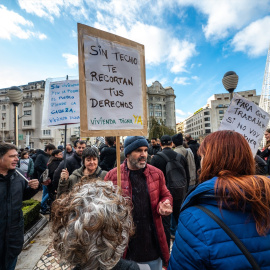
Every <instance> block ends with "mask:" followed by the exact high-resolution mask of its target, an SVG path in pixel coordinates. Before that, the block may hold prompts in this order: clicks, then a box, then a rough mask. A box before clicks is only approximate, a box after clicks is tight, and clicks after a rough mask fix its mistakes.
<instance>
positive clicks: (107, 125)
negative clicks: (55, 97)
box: [78, 24, 147, 136]
mask: <svg viewBox="0 0 270 270" xmlns="http://www.w3.org/2000/svg"><path fill="white" fill-rule="evenodd" d="M78 43H79V78H80V110H81V114H80V116H81V135H82V136H99V135H101V134H102V136H106V135H107V136H127V135H146V134H147V111H146V80H145V59H144V46H143V45H141V44H138V43H136V42H133V41H131V40H127V39H125V38H122V37H119V36H116V35H113V34H110V33H107V32H104V31H101V30H98V29H95V28H92V27H89V26H86V25H82V24H78Z"/></svg>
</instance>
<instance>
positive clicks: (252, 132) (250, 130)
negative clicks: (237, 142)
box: [219, 93, 269, 156]
mask: <svg viewBox="0 0 270 270" xmlns="http://www.w3.org/2000/svg"><path fill="white" fill-rule="evenodd" d="M268 122H269V114H268V113H267V112H265V111H264V110H262V109H261V108H260V107H259V106H257V105H256V104H255V103H253V102H252V101H249V100H247V99H246V98H244V97H242V96H240V95H238V94H236V93H235V94H234V97H233V99H232V101H231V104H230V106H229V107H228V109H227V111H226V113H225V115H224V117H223V120H222V122H221V124H220V128H219V130H234V131H236V132H238V133H240V134H242V135H243V136H244V137H245V139H246V140H247V142H248V143H249V145H250V148H251V151H252V153H253V155H254V156H255V155H256V153H257V150H258V147H259V144H260V142H261V140H262V138H263V134H264V132H265V130H266V128H267V125H268Z"/></svg>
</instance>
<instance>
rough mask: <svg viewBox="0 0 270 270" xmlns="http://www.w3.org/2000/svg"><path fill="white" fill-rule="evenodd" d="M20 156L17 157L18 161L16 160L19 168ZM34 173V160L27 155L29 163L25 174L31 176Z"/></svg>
mask: <svg viewBox="0 0 270 270" xmlns="http://www.w3.org/2000/svg"><path fill="white" fill-rule="evenodd" d="M21 160H22V159H21V158H20V159H19V162H18V168H20V166H21ZM33 174H34V161H33V159H32V158H30V157H29V164H28V170H27V176H28V177H32V176H33Z"/></svg>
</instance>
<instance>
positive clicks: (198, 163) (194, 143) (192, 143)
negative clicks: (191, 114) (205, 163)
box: [185, 134, 201, 172]
mask: <svg viewBox="0 0 270 270" xmlns="http://www.w3.org/2000/svg"><path fill="white" fill-rule="evenodd" d="M185 139H186V142H187V144H188V146H189V148H190V149H191V151H192V153H193V155H194V160H195V165H196V172H198V170H199V169H200V167H201V159H200V157H199V156H198V154H197V152H198V149H199V147H200V144H199V143H197V141H196V140H193V138H192V137H191V135H190V134H186V135H185Z"/></svg>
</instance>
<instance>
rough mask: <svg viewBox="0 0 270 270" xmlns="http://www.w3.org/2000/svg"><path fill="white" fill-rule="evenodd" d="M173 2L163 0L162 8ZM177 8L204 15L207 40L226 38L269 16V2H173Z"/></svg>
mask: <svg viewBox="0 0 270 270" xmlns="http://www.w3.org/2000/svg"><path fill="white" fill-rule="evenodd" d="M172 1H173V0H167V1H166V0H163V1H162V3H163V7H164V8H165V7H166V4H167V3H168V2H170V4H171V3H172ZM174 3H175V4H176V5H178V6H179V7H183V6H184V7H189V6H193V7H194V8H195V9H197V10H198V11H199V12H200V13H202V14H204V15H206V19H207V22H206V24H205V25H203V26H202V27H203V32H204V34H205V37H206V38H207V39H208V40H219V39H223V38H226V37H228V36H229V35H230V34H231V32H232V31H234V32H235V31H238V30H241V29H242V28H243V27H245V26H247V25H248V24H249V23H251V22H252V21H254V20H257V19H259V18H260V17H262V16H265V15H267V14H269V10H270V0H261V1H254V0H241V1H235V0H218V1H216V0H200V1H198V0H174Z"/></svg>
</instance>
